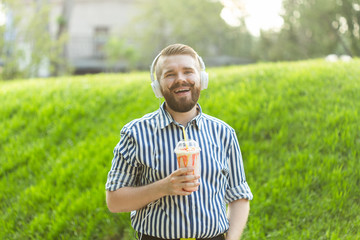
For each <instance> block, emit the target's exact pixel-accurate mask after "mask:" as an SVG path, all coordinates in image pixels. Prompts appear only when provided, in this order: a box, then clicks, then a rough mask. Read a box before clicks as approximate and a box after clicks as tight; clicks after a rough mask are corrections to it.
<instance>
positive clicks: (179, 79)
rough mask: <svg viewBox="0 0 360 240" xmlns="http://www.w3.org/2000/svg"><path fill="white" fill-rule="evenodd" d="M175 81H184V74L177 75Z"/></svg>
mask: <svg viewBox="0 0 360 240" xmlns="http://www.w3.org/2000/svg"><path fill="white" fill-rule="evenodd" d="M177 80H178V81H186V77H185V74H183V73H179V74H178V75H177Z"/></svg>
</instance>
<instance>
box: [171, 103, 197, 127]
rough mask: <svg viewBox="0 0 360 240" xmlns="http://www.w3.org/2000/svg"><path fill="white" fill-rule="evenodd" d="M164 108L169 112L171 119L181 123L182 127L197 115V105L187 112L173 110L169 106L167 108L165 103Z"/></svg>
mask: <svg viewBox="0 0 360 240" xmlns="http://www.w3.org/2000/svg"><path fill="white" fill-rule="evenodd" d="M165 106H166V110H167V111H168V112H169V113H170V115H171V116H172V117H173V119H174V120H175V121H176V122H178V123H180V124H181V125H183V126H184V127H185V126H186V125H187V124H188V122H190V121H191V119H193V118H194V117H195V116H196V115H198V111H197V105H195V106H194V107H193V108H192V109H191V110H190V111H188V112H175V111H174V110H172V109H171V108H169V107H168V106H167V105H165Z"/></svg>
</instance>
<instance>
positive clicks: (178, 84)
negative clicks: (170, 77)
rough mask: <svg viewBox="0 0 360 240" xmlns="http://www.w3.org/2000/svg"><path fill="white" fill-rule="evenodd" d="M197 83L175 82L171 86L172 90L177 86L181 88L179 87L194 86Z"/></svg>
mask: <svg viewBox="0 0 360 240" xmlns="http://www.w3.org/2000/svg"><path fill="white" fill-rule="evenodd" d="M194 85H195V83H174V85H172V86H171V87H170V91H172V90H174V89H175V88H179V87H190V88H191V87H193V86H194Z"/></svg>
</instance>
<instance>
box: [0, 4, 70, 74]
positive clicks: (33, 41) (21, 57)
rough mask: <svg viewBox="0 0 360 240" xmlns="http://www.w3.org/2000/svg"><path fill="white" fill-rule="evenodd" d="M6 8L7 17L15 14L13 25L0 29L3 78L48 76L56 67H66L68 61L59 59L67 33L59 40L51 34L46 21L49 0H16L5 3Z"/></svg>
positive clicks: (59, 37)
mask: <svg viewBox="0 0 360 240" xmlns="http://www.w3.org/2000/svg"><path fill="white" fill-rule="evenodd" d="M5 6H6V14H10V15H12V18H11V20H12V23H11V25H10V24H7V25H5V26H3V27H2V28H1V30H0V34H1V36H0V37H1V39H2V40H1V41H2V42H1V43H2V44H1V45H0V54H1V55H0V59H2V61H3V64H4V66H3V70H2V72H1V74H0V78H1V79H14V78H28V77H36V76H39V75H41V74H45V75H49V74H52V73H54V72H55V71H56V69H55V67H56V66H59V65H66V64H65V62H66V59H64V58H62V57H60V56H61V53H62V52H63V45H64V43H65V42H66V34H61V35H60V36H58V37H56V38H55V37H54V36H52V35H51V33H50V31H49V26H48V24H49V22H48V21H47V20H46V19H49V13H50V5H49V3H48V2H47V1H43V0H41V1H29V2H27V3H24V2H23V1H16V0H13V1H6V2H5ZM24 16H26V18H25V17H24ZM41 71H45V72H44V73H41Z"/></svg>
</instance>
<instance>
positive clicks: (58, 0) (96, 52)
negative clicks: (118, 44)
mask: <svg viewBox="0 0 360 240" xmlns="http://www.w3.org/2000/svg"><path fill="white" fill-rule="evenodd" d="M64 1H68V2H64ZM141 2H142V1H139V0H101V1H99V0H50V3H51V4H52V11H51V14H50V15H51V16H50V17H51V21H50V22H51V26H50V31H51V32H52V33H53V34H56V32H57V31H58V24H57V18H58V17H59V16H61V15H62V11H63V8H64V6H67V7H68V11H67V12H68V14H67V18H68V37H69V38H68V44H67V49H66V56H67V58H68V60H69V62H70V64H71V65H72V66H73V67H74V68H75V71H76V72H79V73H80V72H99V71H104V70H105V69H106V63H105V60H104V49H103V47H104V45H105V43H106V41H107V39H108V38H109V37H110V36H121V35H122V32H123V31H125V27H126V26H127V25H128V24H129V23H130V22H131V20H132V19H133V17H135V16H136V14H137V13H138V9H139V4H140V3H141ZM66 4H67V5H66Z"/></svg>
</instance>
